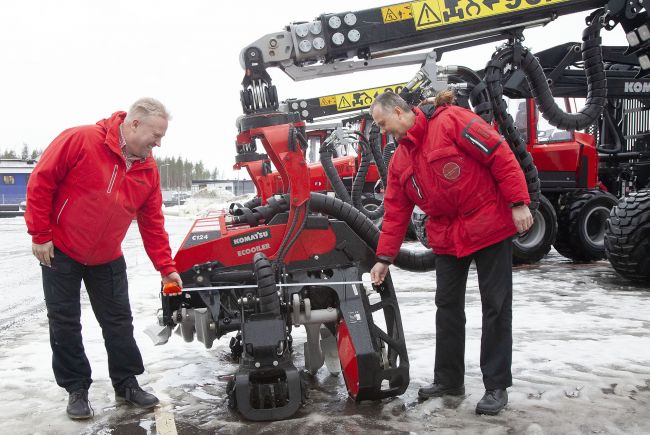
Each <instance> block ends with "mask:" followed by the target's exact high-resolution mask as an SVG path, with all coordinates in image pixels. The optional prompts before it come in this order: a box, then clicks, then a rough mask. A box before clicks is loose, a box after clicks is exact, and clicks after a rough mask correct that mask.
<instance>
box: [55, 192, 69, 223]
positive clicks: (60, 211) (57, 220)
mask: <svg viewBox="0 0 650 435" xmlns="http://www.w3.org/2000/svg"><path fill="white" fill-rule="evenodd" d="M69 199H70V198H66V199H65V201H64V202H63V205H62V206H61V210H59V214H58V215H56V223H57V225H58V224H59V218H60V217H61V213H63V209H64V208H65V205H66V204H67V203H68V200H69Z"/></svg>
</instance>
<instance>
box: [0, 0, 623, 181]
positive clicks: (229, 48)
mask: <svg viewBox="0 0 650 435" xmlns="http://www.w3.org/2000/svg"><path fill="white" fill-rule="evenodd" d="M389 4H391V2H378V1H370V0H357V1H354V2H350V1H343V0H328V1H327V2H324V1H322V2H318V1H308V2H304V1H303V2H299V1H286V0H281V1H272V0H271V1H263V2H262V1H255V2H253V1H248V2H235V3H233V2H222V1H217V0H186V1H180V0H130V1H129V0H113V1H110V2H109V1H103V0H58V1H52V0H19V1H2V2H1V3H0V65H1V66H0V68H1V73H0V149H2V150H5V149H7V148H13V149H15V150H16V151H19V150H20V148H21V147H22V144H23V143H26V144H28V145H30V146H31V147H32V148H34V147H36V148H44V147H45V146H47V145H48V144H49V143H50V141H51V140H52V139H53V138H54V137H55V136H56V135H57V134H58V133H59V132H60V131H62V130H63V129H65V128H67V127H71V126H74V125H80V124H88V123H94V122H96V121H97V120H99V119H101V118H104V117H106V116H108V115H110V114H111V113H112V112H114V111H116V110H125V109H127V108H128V106H129V104H130V103H131V102H133V101H134V100H136V99H137V98H139V97H141V96H152V97H155V98H158V99H160V100H161V101H162V102H163V103H165V104H166V105H167V107H168V108H169V110H170V111H171V112H172V115H173V120H172V122H171V123H170V126H169V130H168V132H167V136H166V138H165V139H164V140H163V146H162V149H157V150H156V151H155V153H156V155H158V156H164V155H169V156H178V155H181V156H182V157H184V158H187V159H189V160H191V161H198V160H203V162H204V163H205V164H206V165H207V166H208V167H210V168H211V167H215V166H219V167H220V168H222V169H229V168H230V167H231V166H232V164H233V163H234V153H235V149H234V141H235V136H236V128H235V120H236V118H237V116H239V115H240V114H241V106H240V103H239V90H240V83H241V79H242V77H243V71H242V69H241V67H240V66H239V52H240V50H241V49H242V48H243V47H245V46H246V45H247V44H249V43H251V42H253V41H255V40H256V39H258V38H259V37H261V36H263V35H265V34H267V33H270V32H274V31H277V30H281V29H282V28H283V27H284V26H285V25H287V24H289V23H290V22H294V21H308V20H311V19H313V18H314V17H316V16H318V15H320V14H321V13H325V12H343V11H348V10H353V11H354V10H361V9H367V8H370V7H377V6H385V5H389ZM584 15H586V13H585V14H576V15H573V16H567V17H561V18H560V19H558V20H557V21H555V22H553V23H551V24H550V25H548V26H547V27H545V28H538V29H531V30H528V31H527V32H526V33H525V36H526V41H525V44H526V45H527V46H529V47H531V48H532V49H533V50H541V49H544V48H548V47H551V46H553V45H556V44H560V43H563V42H567V41H579V40H580V36H581V33H582V29H583V28H584V25H583V17H584ZM604 33H605V42H606V43H608V44H618V45H623V44H626V42H625V38H624V34H623V31H622V30H621V29H620V28H617V29H615V30H614V31H612V32H604ZM494 46H495V44H492V45H489V46H487V47H481V48H472V49H468V50H465V51H462V52H456V53H448V54H446V55H445V57H443V59H442V62H441V64H444V65H450V64H461V65H465V66H469V67H473V68H482V67H483V66H484V65H485V63H486V62H487V61H488V60H489V57H490V55H491V54H492V51H493V48H494ZM416 71H417V66H412V67H403V68H399V69H392V70H383V71H378V72H371V73H358V74H355V75H345V76H339V77H336V78H328V79H319V80H311V81H306V82H292V81H291V80H290V79H288V78H287V77H286V76H285V75H284V74H283V73H282V72H281V71H279V70H277V69H276V70H273V69H271V70H270V74H271V76H272V78H273V80H274V84H275V85H276V86H277V88H278V93H279V96H280V99H281V100H284V99H286V98H308V97H315V96H322V95H327V94H332V93H341V92H346V91H352V90H356V89H362V88H366V87H373V86H381V85H383V84H389V83H395V82H400V81H408V80H409V79H410V78H411V77H412V75H413V74H414V73H415V72H416Z"/></svg>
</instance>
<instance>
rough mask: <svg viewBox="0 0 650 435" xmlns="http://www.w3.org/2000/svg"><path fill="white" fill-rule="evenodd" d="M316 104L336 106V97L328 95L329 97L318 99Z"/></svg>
mask: <svg viewBox="0 0 650 435" xmlns="http://www.w3.org/2000/svg"><path fill="white" fill-rule="evenodd" d="M318 102H319V103H320V106H321V107H323V106H332V105H334V104H336V97H335V96H334V95H330V96H329V97H320V98H319V99H318Z"/></svg>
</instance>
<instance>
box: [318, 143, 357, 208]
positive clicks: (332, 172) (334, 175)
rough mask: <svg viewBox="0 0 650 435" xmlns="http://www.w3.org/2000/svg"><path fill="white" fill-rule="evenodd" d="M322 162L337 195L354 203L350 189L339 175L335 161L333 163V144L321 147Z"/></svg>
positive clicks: (342, 199) (345, 200)
mask: <svg viewBox="0 0 650 435" xmlns="http://www.w3.org/2000/svg"><path fill="white" fill-rule="evenodd" d="M320 162H321V164H322V165H323V170H324V171H325V175H327V179H328V180H329V181H330V184H331V185H332V188H333V189H334V193H335V194H336V196H337V197H339V198H341V201H344V202H347V203H348V204H350V203H352V199H351V198H350V194H349V193H348V189H346V188H345V185H344V184H343V181H341V177H339V173H338V172H337V171H336V168H335V167H334V163H332V148H331V145H325V146H322V147H321V148H320Z"/></svg>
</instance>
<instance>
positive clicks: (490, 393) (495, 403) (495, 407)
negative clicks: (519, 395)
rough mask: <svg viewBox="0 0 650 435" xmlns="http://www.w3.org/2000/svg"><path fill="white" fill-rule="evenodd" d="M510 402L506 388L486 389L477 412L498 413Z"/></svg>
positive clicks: (477, 406)
mask: <svg viewBox="0 0 650 435" xmlns="http://www.w3.org/2000/svg"><path fill="white" fill-rule="evenodd" d="M507 404H508V392H507V391H506V390H486V391H485V394H484V395H483V398H482V399H481V400H479V402H478V404H477V405H476V413H477V414H486V415H497V414H498V413H499V412H501V410H502V409H503V408H505V406H506V405H507Z"/></svg>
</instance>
